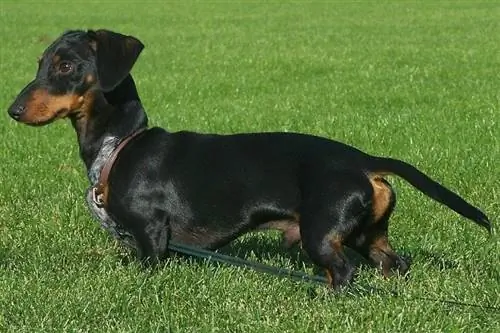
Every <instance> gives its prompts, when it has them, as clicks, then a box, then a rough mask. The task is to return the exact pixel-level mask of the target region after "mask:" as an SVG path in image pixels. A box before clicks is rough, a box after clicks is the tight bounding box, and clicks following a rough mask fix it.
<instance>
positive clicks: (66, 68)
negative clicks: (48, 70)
mask: <svg viewBox="0 0 500 333" xmlns="http://www.w3.org/2000/svg"><path fill="white" fill-rule="evenodd" d="M58 70H59V72H61V73H63V74H68V73H69V72H71V71H72V70H73V65H72V64H71V63H70V62H67V61H63V62H61V63H60V64H59V67H58Z"/></svg>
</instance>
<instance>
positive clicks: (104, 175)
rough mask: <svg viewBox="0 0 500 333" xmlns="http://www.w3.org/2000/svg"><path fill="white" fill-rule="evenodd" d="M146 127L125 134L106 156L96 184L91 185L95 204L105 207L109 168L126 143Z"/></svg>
mask: <svg viewBox="0 0 500 333" xmlns="http://www.w3.org/2000/svg"><path fill="white" fill-rule="evenodd" d="M146 129H147V128H141V129H139V130H137V131H135V132H134V133H132V134H130V135H129V136H127V137H126V138H125V139H123V140H122V142H120V144H119V145H118V146H117V147H116V148H115V150H113V153H112V154H111V156H110V157H109V158H108V160H107V161H106V163H105V164H104V167H103V168H102V170H101V174H100V175H99V181H98V182H97V184H96V185H94V186H93V187H92V198H93V200H94V202H95V203H96V205H97V206H99V207H105V206H106V204H107V199H108V198H107V197H108V178H109V174H110V172H111V168H113V164H114V163H115V161H116V158H117V157H118V154H119V153H120V151H121V150H122V149H123V148H125V146H126V145H127V143H129V142H130V141H131V140H132V139H133V138H135V137H136V136H138V135H139V134H141V133H142V132H144V131H145V130H146Z"/></svg>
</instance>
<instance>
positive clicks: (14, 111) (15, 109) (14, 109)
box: [9, 105, 26, 120]
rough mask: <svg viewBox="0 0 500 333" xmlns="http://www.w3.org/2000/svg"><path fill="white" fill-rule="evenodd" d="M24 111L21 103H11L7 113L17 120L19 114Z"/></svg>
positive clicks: (19, 116)
mask: <svg viewBox="0 0 500 333" xmlns="http://www.w3.org/2000/svg"><path fill="white" fill-rule="evenodd" d="M24 111H26V108H25V107H24V106H22V105H12V106H11V107H10V108H9V115H10V116H11V117H12V118H14V119H15V120H19V119H20V118H21V115H22V114H23V113H24Z"/></svg>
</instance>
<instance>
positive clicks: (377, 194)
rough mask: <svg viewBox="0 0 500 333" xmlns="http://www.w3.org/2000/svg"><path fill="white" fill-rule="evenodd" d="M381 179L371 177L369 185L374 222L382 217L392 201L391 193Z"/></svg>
mask: <svg viewBox="0 0 500 333" xmlns="http://www.w3.org/2000/svg"><path fill="white" fill-rule="evenodd" d="M382 179H383V178H381V177H380V176H378V175H376V176H375V175H372V177H371V178H370V183H371V184H372V187H373V199H372V200H373V204H372V212H373V217H374V221H375V222H377V221H378V220H380V218H382V216H384V214H385V212H386V211H387V209H388V208H389V205H390V204H391V199H392V191H391V189H390V188H389V187H388V186H387V185H386V184H385V183H384V182H383V180H382Z"/></svg>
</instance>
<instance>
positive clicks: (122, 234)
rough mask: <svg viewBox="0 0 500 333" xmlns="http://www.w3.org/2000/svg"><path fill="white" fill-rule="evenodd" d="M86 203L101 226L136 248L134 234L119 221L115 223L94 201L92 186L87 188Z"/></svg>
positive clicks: (124, 242)
mask: <svg viewBox="0 0 500 333" xmlns="http://www.w3.org/2000/svg"><path fill="white" fill-rule="evenodd" d="M86 200H87V205H88V206H89V209H90V211H91V212H92V215H93V216H94V218H95V219H97V220H98V221H99V223H100V224H101V227H102V228H103V229H105V230H106V231H108V232H109V233H110V234H111V235H112V236H113V237H114V238H116V239H117V240H119V241H120V242H122V243H123V244H125V245H127V246H128V247H131V248H136V245H137V244H136V242H135V239H134V236H133V235H132V234H131V233H129V232H127V231H126V230H125V229H123V228H122V227H121V226H120V224H119V223H116V222H115V221H114V220H113V218H112V217H111V216H110V215H109V214H108V212H107V211H106V209H105V208H103V207H100V206H98V205H97V204H96V202H95V201H94V195H93V191H92V186H91V187H89V188H88V190H87V196H86Z"/></svg>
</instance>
